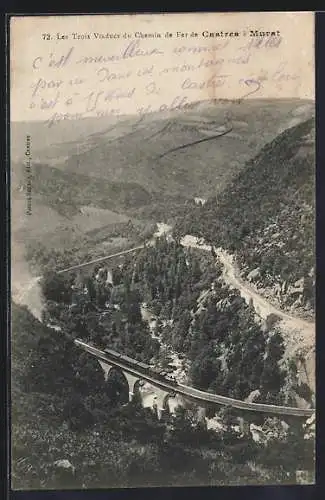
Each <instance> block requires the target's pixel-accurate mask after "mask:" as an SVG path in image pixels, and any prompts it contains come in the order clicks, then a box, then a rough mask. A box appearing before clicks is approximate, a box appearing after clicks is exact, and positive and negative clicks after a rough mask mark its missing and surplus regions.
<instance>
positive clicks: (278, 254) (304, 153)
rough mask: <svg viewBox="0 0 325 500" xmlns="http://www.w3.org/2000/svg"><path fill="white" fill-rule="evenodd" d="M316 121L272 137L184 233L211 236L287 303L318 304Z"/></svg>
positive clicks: (184, 225)
mask: <svg viewBox="0 0 325 500" xmlns="http://www.w3.org/2000/svg"><path fill="white" fill-rule="evenodd" d="M314 170H315V157H314V120H312V119H310V120H308V121H305V122H303V123H300V124H299V125H296V126H294V127H292V128H290V129H287V130H285V131H284V132H282V133H281V134H280V135H279V136H278V137H276V139H274V140H273V141H272V142H270V143H269V144H267V145H266V146H265V147H264V148H263V149H262V150H261V152H260V153H259V154H258V155H257V156H256V157H255V158H254V159H253V160H251V161H250V162H248V164H247V166H246V168H245V169H244V170H243V171H242V172H241V173H240V174H239V175H238V176H237V177H236V178H235V179H234V181H233V182H232V183H231V185H230V186H228V187H227V188H226V189H225V190H224V191H223V193H222V194H221V195H220V196H218V197H217V198H212V199H210V200H208V202H207V203H206V204H205V205H204V207H199V208H196V209H195V210H194V213H193V211H192V213H189V214H188V216H187V217H186V218H185V220H182V221H180V223H179V224H178V227H177V229H176V232H178V233H181V234H186V233H189V234H194V235H197V236H200V237H204V238H205V239H206V240H207V241H209V242H210V243H213V244H214V245H215V246H218V247H219V246H220V247H223V248H224V249H226V250H228V251H229V252H231V253H232V254H234V256H235V257H236V261H237V263H238V264H239V267H240V269H241V272H242V275H243V277H245V278H246V279H247V280H249V281H251V282H252V283H253V284H254V285H255V286H256V287H257V288H258V289H260V290H261V291H262V293H267V292H268V290H269V291H270V293H271V292H272V293H273V294H275V295H276V297H277V299H278V300H279V301H280V302H281V304H282V305H283V306H284V307H287V308H288V307H289V308H290V307H293V308H294V309H296V310H301V311H302V312H303V313H304V314H305V315H306V314H308V313H311V312H313V310H314V300H315V299H314V285H315V282H314V279H315V278H314V270H315V269H314V266H315V262H314V260H315V257H314V239H315V238H314V217H315V200H314Z"/></svg>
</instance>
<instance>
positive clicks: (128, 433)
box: [12, 240, 313, 489]
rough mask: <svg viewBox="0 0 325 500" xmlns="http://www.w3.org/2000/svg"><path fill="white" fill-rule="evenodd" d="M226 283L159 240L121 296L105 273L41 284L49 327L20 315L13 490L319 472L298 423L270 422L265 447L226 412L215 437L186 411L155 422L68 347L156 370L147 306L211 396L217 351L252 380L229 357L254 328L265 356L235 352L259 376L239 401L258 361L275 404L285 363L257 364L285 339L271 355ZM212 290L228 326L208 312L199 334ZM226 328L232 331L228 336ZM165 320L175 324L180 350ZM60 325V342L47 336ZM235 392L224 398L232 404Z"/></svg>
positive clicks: (251, 348) (276, 478)
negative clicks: (244, 330)
mask: <svg viewBox="0 0 325 500" xmlns="http://www.w3.org/2000/svg"><path fill="white" fill-rule="evenodd" d="M219 273H220V270H219V269H214V267H213V266H212V263H211V260H210V262H209V259H207V260H205V261H203V262H200V259H199V258H198V256H194V255H190V254H188V255H185V253H184V250H183V249H182V247H181V246H180V245H178V244H176V243H175V244H172V245H170V246H168V245H167V242H166V241H165V240H162V241H160V242H158V243H157V247H156V248H148V249H144V250H143V252H142V254H141V256H139V258H138V259H137V261H136V266H134V262H133V261H131V260H130V259H126V260H125V263H124V266H123V267H122V268H120V267H117V268H116V269H115V270H114V272H113V281H114V284H113V286H110V285H109V284H107V280H106V271H105V269H101V270H95V272H94V274H92V275H90V276H85V277H79V278H78V277H76V276H75V277H74V276H71V277H64V276H62V275H56V274H55V273H53V274H50V273H47V274H46V275H45V276H44V278H43V283H42V287H43V293H44V296H45V299H46V306H45V310H44V314H43V323H40V322H39V321H38V320H36V319H35V318H33V316H32V315H31V314H30V313H29V312H28V310H27V309H26V308H22V307H18V306H15V305H13V311H12V313H13V314H12V317H13V322H12V332H13V336H12V373H13V383H12V390H13V393H12V401H13V407H12V442H13V447H12V481H13V486H14V488H15V489H29V488H32V489H39V488H47V489H52V488H62V487H66V488H74V489H78V488H108V487H125V486H131V487H134V486H169V485H174V486H175V485H179V486H180V485H187V486H188V485H223V484H261V483H262V484H270V483H272V484H276V483H294V482H295V481H296V470H297V469H302V470H311V469H312V468H313V439H312V437H311V439H309V440H305V439H304V429H303V426H302V422H300V421H299V422H291V425H290V427H289V429H288V431H286V432H284V431H283V426H282V424H281V422H280V421H279V420H277V419H275V420H274V421H273V423H271V422H270V423H267V422H266V425H268V426H269V431H270V438H269V439H267V441H266V442H265V443H258V442H255V441H254V440H253V439H252V436H251V435H250V434H242V433H241V432H240V431H238V430H236V427H234V416H233V415H232V412H231V411H230V412H229V411H228V410H227V409H224V410H221V411H220V412H219V419H220V421H221V422H222V429H221V430H220V431H219V432H215V431H213V430H208V429H207V426H206V424H205V423H204V422H199V421H197V419H196V418H195V416H194V414H193V413H192V412H190V411H186V412H185V411H184V410H183V409H182V408H178V409H177V410H176V412H175V414H167V415H166V416H165V417H164V418H163V420H161V421H159V420H158V419H157V415H156V413H155V411H153V410H151V409H149V408H147V409H145V408H142V406H141V404H140V401H139V400H138V399H137V398H135V400H134V401H133V402H131V403H127V401H128V387H127V384H126V381H125V379H124V377H123V376H121V375H120V373H119V372H118V371H112V373H111V374H110V377H109V378H108V380H107V381H105V380H104V374H103V372H102V371H101V368H100V367H99V365H98V364H97V361H96V360H95V359H94V358H92V357H90V356H89V355H87V354H86V353H84V352H83V351H80V350H78V349H77V348H76V347H75V346H74V344H73V342H72V339H73V338H74V337H76V336H78V337H82V338H84V339H86V340H88V341H92V342H94V343H96V344H97V345H99V346H101V347H104V346H110V347H112V348H115V349H117V350H119V351H121V352H124V353H125V354H128V355H130V356H132V357H135V358H137V359H139V360H143V361H146V362H150V360H152V359H154V358H156V357H157V356H159V342H157V340H155V339H152V337H151V336H150V333H149V330H148V327H147V325H146V323H144V322H143V320H142V317H141V311H140V306H141V303H142V301H143V300H144V299H145V300H147V301H148V303H150V307H151V308H152V309H153V310H154V311H155V314H157V315H159V316H160V319H161V323H162V324H161V325H160V326H159V325H158V328H162V332H161V334H162V335H163V336H164V337H165V338H166V339H167V340H168V341H169V342H170V343H172V344H173V345H174V347H175V349H178V351H180V352H184V353H189V356H190V357H191V360H192V365H191V370H190V373H189V376H190V377H191V379H192V381H193V384H195V385H196V386H197V387H209V388H211V389H212V390H214V389H215V385H214V382H215V380H216V379H215V377H216V376H219V374H218V373H217V372H216V371H215V364H216V363H217V364H218V369H220V363H221V360H218V359H216V356H217V354H216V355H214V354H213V355H212V351H211V350H210V349H209V350H207V349H205V348H206V346H207V345H209V346H210V347H211V349H212V348H215V349H217V348H218V346H219V347H220V346H221V345H222V343H224V344H225V346H226V344H227V342H228V344H227V345H228V349H227V347H226V351H227V356H228V357H229V359H227V360H226V362H228V361H229V363H230V365H229V366H234V367H235V366H236V367H237V372H239V371H241V374H244V373H243V371H242V370H243V365H242V364H241V360H240V359H239V358H240V357H241V356H240V352H241V349H237V350H235V351H234V350H233V348H234V347H235V346H236V345H237V341H238V338H237V337H238V336H240V329H241V327H243V326H245V327H246V326H247V325H249V327H250V331H251V332H252V331H253V330H254V331H255V337H256V338H259V340H260V343H261V344H259V345H258V346H256V345H255V344H254V345H253V344H252V343H250V344H249V342H246V341H245V340H244V337H242V339H243V343H241V342H240V343H239V344H238V345H240V346H241V348H242V347H243V346H244V351H243V354H244V355H245V356H248V357H249V358H250V359H251V363H250V364H249V365H248V364H246V368H245V369H246V370H247V369H249V368H252V371H251V373H250V375H251V379H250V380H249V382H248V384H250V385H249V386H248V387H247V385H245V384H244V385H245V386H243V384H242V382H243V380H242V379H241V377H240V374H238V373H237V377H236V382H237V381H238V383H237V385H236V388H235V392H236V394H240V395H245V394H246V393H248V392H249V391H250V390H251V389H252V388H253V387H256V383H257V379H256V378H254V373H253V372H254V367H253V366H252V363H253V360H254V363H255V364H256V365H258V367H260V368H262V371H263V374H262V377H261V380H262V382H261V383H259V386H261V385H263V388H264V392H263V399H265V398H266V399H268V400H270V401H271V400H272V401H275V399H274V396H275V392H274V389H275V387H278V386H277V384H279V383H280V385H281V384H282V382H281V371H280V368H279V367H278V366H277V363H276V361H275V360H276V359H277V357H276V355H275V356H274V355H272V360H270V361H272V362H271V364H270V363H268V361H267V359H266V360H264V361H262V357H261V356H260V354H261V353H264V352H266V351H267V352H270V349H273V350H274V349H275V350H276V351H277V353H278V354H281V339H279V338H278V336H277V334H274V335H275V340H274V342H272V341H271V342H269V344H270V345H269V346H267V347H266V344H265V341H266V340H267V338H268V337H270V332H268V333H265V334H263V332H261V331H260V329H259V328H258V326H257V325H254V322H253V318H252V316H251V315H250V312H249V310H247V307H245V306H244V305H243V304H242V303H241V301H240V300H238V296H237V297H236V296H234V297H230V299H229V300H228V299H225V296H227V295H228V292H227V290H226V289H225V288H224V287H223V286H221V284H218V276H219ZM212 283H215V285H216V288H217V296H216V298H218V303H220V301H221V303H223V306H222V311H223V313H222V314H221V316H220V321H218V322H217V324H216V326H215V327H214V323H215V316H216V311H215V308H216V304H215V303H213V300H212V299H211V300H212V302H211V303H209V300H208V304H207V305H208V307H207V309H206V310H204V308H199V309H200V310H198V309H197V310H196V314H195V317H194V318H193V319H194V322H195V323H196V324H195V328H194V329H193V330H191V329H190V323H191V321H190V318H188V317H187V316H186V311H187V310H193V309H195V306H196V305H197V304H198V298H199V297H202V292H203V291H204V290H205V289H209V288H210V287H211V285H212ZM85 291H86V293H85ZM221 296H222V297H223V298H222V297H221ZM220 313H221V310H220ZM229 317H233V318H234V320H233V322H231V323H230V324H229V327H228V326H227V323H228V320H229ZM166 318H169V319H170V318H173V319H172V320H173V322H174V327H175V330H177V335H176V336H175V337H174V338H173V337H172V336H171V335H172V333H173V332H172V331H171V330H169V329H168V327H167V328H166V325H167V324H168V323H166V321H165V320H166ZM53 322H54V323H55V324H56V325H60V326H61V330H60V331H56V330H54V329H52V328H49V327H46V326H45V324H50V323H53ZM164 324H165V327H164ZM169 324H170V322H169ZM188 336H189V338H188ZM233 337H234V338H233ZM235 337H236V338H235ZM255 337H254V338H255ZM270 338H271V337H270ZM209 339H210V340H209ZM177 342H178V345H175V343H177ZM207 342H208V343H207ZM232 342H236V344H235V345H234V344H232ZM245 342H246V344H245ZM179 343H180V344H181V345H180V344H179ZM263 346H264V347H263ZM257 347H258V349H257ZM260 347H261V348H260ZM263 349H264V350H263ZM265 349H266V351H265ZM273 354H274V352H273ZM230 358H231V359H230ZM258 360H259V361H258ZM221 371H222V370H221ZM234 375H235V374H234V373H233V374H232V377H233V378H234ZM246 375H247V374H246V372H245V379H244V380H245V381H246ZM255 375H256V374H255ZM279 375H280V379H279ZM219 382H220V384H221V379H220V377H219ZM219 382H218V389H219ZM231 390H232V389H231V386H230V385H228V386H227V384H226V385H225V386H224V392H225V393H230V392H231Z"/></svg>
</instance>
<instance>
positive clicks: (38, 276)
mask: <svg viewBox="0 0 325 500" xmlns="http://www.w3.org/2000/svg"><path fill="white" fill-rule="evenodd" d="M314 73H315V63H314V14H313V13H312V12H263V13H262V12H237V13H188V14H184V13H183V14H149V13H148V14H125V15H108V14H105V15H99V14H96V15H60V16H58V15H49V16H28V15H12V16H11V18H10V165H11V186H10V193H11V296H12V307H11V318H12V320H11V358H12V359H11V365H12V373H11V400H12V408H11V423H12V425H11V434H12V438H11V449H12V460H11V468H12V472H11V478H12V488H13V489H14V490H42V489H44V490H52V489H94V488H103V489H109V488H125V487H130V488H131V487H132V488H134V487H144V486H145V487H159V486H202V485H209V486H229V485H248V484H251V485H270V484H271V485H276V484H279V485H283V484H297V483H299V484H300V483H307V484H313V483H314V469H315V450H314V448H315V405H316V402H315V256H314V252H315V235H314V220H315V185H314V176H315V110H314V108H315V81H314V80H315V75H314Z"/></svg>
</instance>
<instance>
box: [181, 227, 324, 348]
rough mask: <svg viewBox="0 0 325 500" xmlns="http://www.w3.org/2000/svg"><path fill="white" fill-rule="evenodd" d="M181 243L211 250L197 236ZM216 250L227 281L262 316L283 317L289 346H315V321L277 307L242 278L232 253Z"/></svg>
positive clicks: (185, 239)
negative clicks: (250, 302)
mask: <svg viewBox="0 0 325 500" xmlns="http://www.w3.org/2000/svg"><path fill="white" fill-rule="evenodd" d="M181 243H182V245H183V246H185V247H191V248H198V249H201V250H207V251H210V252H211V245H207V244H205V243H201V241H200V240H199V239H198V238H196V237H195V236H191V235H186V236H185V237H184V238H183V239H182V240H181ZM214 250H215V252H216V254H217V256H218V258H219V260H220V261H221V263H222V265H223V278H224V280H225V282H226V283H227V284H228V285H229V286H231V287H234V288H237V289H238V290H239V291H240V293H241V295H242V297H243V298H244V299H245V300H246V302H247V303H249V301H250V300H252V301H253V305H254V308H255V310H256V312H257V314H258V315H259V316H260V317H261V318H263V319H266V318H267V316H269V315H270V314H276V315H277V316H278V317H279V318H280V319H281V328H282V330H283V331H284V334H287V335H286V337H287V338H286V341H287V344H288V346H289V345H291V346H292V348H293V347H295V348H296V347H297V343H299V346H300V347H305V348H312V347H314V346H315V323H314V322H312V321H308V320H305V319H302V318H299V317H296V316H293V315H291V314H288V313H287V312H285V311H283V310H281V309H279V308H277V307H275V306H274V305H273V304H271V303H270V302H269V301H268V300H267V299H265V298H264V297H262V296H261V295H259V294H258V293H257V292H256V291H255V290H253V289H252V287H250V286H249V285H248V284H247V283H244V282H243V281H242V280H241V279H240V277H239V275H238V270H237V268H236V266H235V264H234V262H233V258H232V256H231V255H229V254H228V253H227V252H226V251H225V250H223V249H221V248H217V249H216V248H215V249H214Z"/></svg>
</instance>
